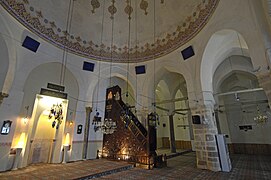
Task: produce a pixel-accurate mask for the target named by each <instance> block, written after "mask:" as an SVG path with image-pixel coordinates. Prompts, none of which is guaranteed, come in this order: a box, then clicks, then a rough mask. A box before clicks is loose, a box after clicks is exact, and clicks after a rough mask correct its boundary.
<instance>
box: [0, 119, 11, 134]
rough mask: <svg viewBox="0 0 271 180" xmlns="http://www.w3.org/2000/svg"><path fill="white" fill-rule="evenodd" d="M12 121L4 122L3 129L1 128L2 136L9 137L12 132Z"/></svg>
mask: <svg viewBox="0 0 271 180" xmlns="http://www.w3.org/2000/svg"><path fill="white" fill-rule="evenodd" d="M11 123H12V121H10V120H6V121H4V122H3V125H2V128H1V134H3V135H7V134H8V133H9V132H10V127H11Z"/></svg>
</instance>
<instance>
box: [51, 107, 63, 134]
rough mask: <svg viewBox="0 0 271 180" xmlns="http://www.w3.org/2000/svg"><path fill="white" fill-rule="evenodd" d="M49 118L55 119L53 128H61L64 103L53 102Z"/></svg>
mask: <svg viewBox="0 0 271 180" xmlns="http://www.w3.org/2000/svg"><path fill="white" fill-rule="evenodd" d="M48 119H49V120H51V119H53V120H54V121H53V122H52V128H54V127H56V129H58V128H59V126H60V125H61V123H62V121H63V106H62V104H53V106H52V107H51V110H50V114H49V115H48Z"/></svg>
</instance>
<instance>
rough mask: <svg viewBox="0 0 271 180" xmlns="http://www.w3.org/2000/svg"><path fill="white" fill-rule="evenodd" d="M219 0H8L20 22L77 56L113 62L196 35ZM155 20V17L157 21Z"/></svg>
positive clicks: (157, 51)
mask: <svg viewBox="0 0 271 180" xmlns="http://www.w3.org/2000/svg"><path fill="white" fill-rule="evenodd" d="M218 2H219V0H70V1H67V0H57V1H56V0H43V1H37V0H2V1H0V3H1V5H2V6H3V7H4V8H5V9H6V10H7V11H8V12H9V13H10V14H12V15H13V16H14V17H15V18H16V19H17V20H18V21H19V22H20V23H22V24H23V25H24V26H26V27H27V28H28V29H30V30H31V31H33V32H34V33H36V34H38V35H39V36H40V37H42V38H43V39H45V40H47V41H48V42H50V43H52V44H54V45H55V46H58V47H60V48H63V47H64V46H65V47H66V48H67V49H68V50H69V51H70V52H72V53H75V54H77V55H80V56H83V57H87V58H91V59H98V60H102V61H113V62H128V61H129V62H142V61H147V60H150V59H153V58H155V57H161V56H164V55H166V54H168V53H170V52H172V51H174V50H175V49H177V48H178V47H180V46H182V45H183V44H184V43H186V42H188V41H189V40H190V39H191V38H193V37H194V36H195V35H196V34H197V33H198V32H199V31H200V30H201V29H202V28H203V27H204V25H205V24H206V23H207V22H208V20H209V19H210V17H211V15H212V14H213V12H214V10H215V8H216V6H217V4H218ZM154 20H155V21H154Z"/></svg>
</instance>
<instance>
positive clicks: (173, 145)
mask: <svg viewBox="0 0 271 180" xmlns="http://www.w3.org/2000/svg"><path fill="white" fill-rule="evenodd" d="M173 120H174V119H173V114H172V115H169V132H170V150H171V152H172V153H176V142H175V134H174V121H173Z"/></svg>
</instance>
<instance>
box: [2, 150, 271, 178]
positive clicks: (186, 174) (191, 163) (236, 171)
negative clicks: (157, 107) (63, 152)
mask: <svg viewBox="0 0 271 180" xmlns="http://www.w3.org/2000/svg"><path fill="white" fill-rule="evenodd" d="M231 160H232V165H233V169H232V171H231V172H230V173H224V172H211V171H208V170H201V169H197V168H196V158H195V153H188V154H185V155H182V156H178V157H174V158H172V159H169V160H168V167H166V168H157V169H153V170H146V169H141V168H137V167H136V168H131V167H132V166H131V165H129V164H127V163H125V162H120V161H107V160H105V159H99V160H88V161H79V162H74V163H67V164H39V165H32V166H29V167H27V168H23V169H20V170H17V171H9V172H4V173H0V179H1V180H2V179H20V180H24V179H25V180H28V179H50V180H51V179H78V178H79V177H85V176H89V175H91V174H92V175H94V176H91V177H90V178H93V177H95V174H97V173H98V174H99V173H101V174H102V172H108V173H104V174H102V175H104V176H102V177H100V176H96V177H98V178H97V179H112V180H114V179H116V180H117V179H123V180H124V179H125V180H132V179H136V180H140V179H144V180H145V179H146V180H148V179H150V180H151V179H154V180H160V179H166V180H173V179H187V180H188V179H195V180H205V179H206V180H209V179H210V180H215V179H218V180H220V179H221V180H228V179H231V180H257V179H268V180H270V179H271V156H253V155H233V156H232V157H231ZM126 167H128V170H127V169H126ZM116 169H119V170H121V172H117V170H116ZM108 174H109V175H108Z"/></svg>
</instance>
